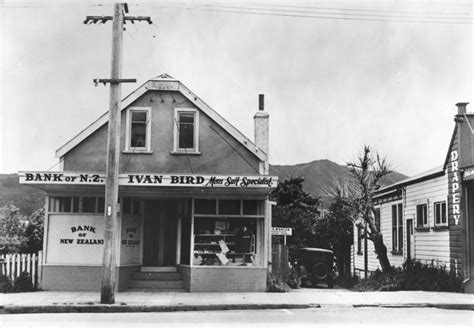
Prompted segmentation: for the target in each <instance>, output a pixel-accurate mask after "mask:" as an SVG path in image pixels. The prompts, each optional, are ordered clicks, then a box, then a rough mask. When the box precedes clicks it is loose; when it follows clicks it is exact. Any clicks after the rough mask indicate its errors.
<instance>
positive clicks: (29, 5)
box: [0, 2, 113, 8]
mask: <svg viewBox="0 0 474 328" xmlns="http://www.w3.org/2000/svg"><path fill="white" fill-rule="evenodd" d="M107 6H113V3H106V4H101V3H60V2H58V3H38V4H32V3H25V4H18V3H11V4H10V3H3V4H2V5H1V6H0V7H2V8H52V7H65V8H67V7H107Z"/></svg>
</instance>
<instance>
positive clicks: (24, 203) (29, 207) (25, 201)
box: [0, 174, 45, 215]
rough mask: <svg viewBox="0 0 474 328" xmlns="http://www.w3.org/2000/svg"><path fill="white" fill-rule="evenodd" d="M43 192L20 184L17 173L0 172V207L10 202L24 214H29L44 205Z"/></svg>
mask: <svg viewBox="0 0 474 328" xmlns="http://www.w3.org/2000/svg"><path fill="white" fill-rule="evenodd" d="M44 201H45V193H44V192H43V191H41V190H39V189H36V188H32V187H28V186H23V185H20V184H19V182H18V174H0V207H2V206H4V205H6V204H7V203H8V202H12V203H13V205H15V206H16V207H18V208H19V209H20V212H21V213H22V214H24V215H30V214H31V213H33V212H34V211H35V210H37V209H39V208H41V207H43V206H44Z"/></svg>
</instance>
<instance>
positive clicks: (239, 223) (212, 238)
mask: <svg viewBox="0 0 474 328" xmlns="http://www.w3.org/2000/svg"><path fill="white" fill-rule="evenodd" d="M247 202H249V201H245V200H244V201H242V200H203V199H196V200H195V203H194V208H195V211H194V212H195V213H194V250H193V258H192V263H193V266H202V265H207V266H262V263H261V261H262V254H263V215H262V214H261V213H262V212H263V211H262V210H261V207H262V203H263V202H262V201H250V203H247ZM211 204H215V206H216V208H218V209H216V210H211V209H209V206H210V205H211ZM247 207H249V208H250V209H249V208H247ZM254 207H255V208H254ZM257 207H258V208H257ZM244 208H247V210H244ZM203 210H205V211H206V212H208V213H209V212H214V213H218V214H215V215H209V214H199V213H200V212H201V211H203ZM249 212H251V213H252V214H250V215H249V214H245V213H249Z"/></svg>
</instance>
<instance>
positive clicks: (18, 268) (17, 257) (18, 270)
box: [16, 254, 21, 277]
mask: <svg viewBox="0 0 474 328" xmlns="http://www.w3.org/2000/svg"><path fill="white" fill-rule="evenodd" d="M20 273H21V255H20V254H17V255H16V276H17V277H19V276H20Z"/></svg>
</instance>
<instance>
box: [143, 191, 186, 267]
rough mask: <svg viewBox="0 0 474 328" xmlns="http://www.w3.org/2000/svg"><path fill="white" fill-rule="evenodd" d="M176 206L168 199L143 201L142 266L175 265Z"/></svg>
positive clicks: (176, 203)
mask: <svg viewBox="0 0 474 328" xmlns="http://www.w3.org/2000/svg"><path fill="white" fill-rule="evenodd" d="M178 204H179V202H178V201H177V200H169V199H166V200H163V199H156V200H147V201H145V220H144V233H143V265H144V266H175V265H176V236H177V227H178V226H177V222H178V220H177V218H178Z"/></svg>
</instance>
